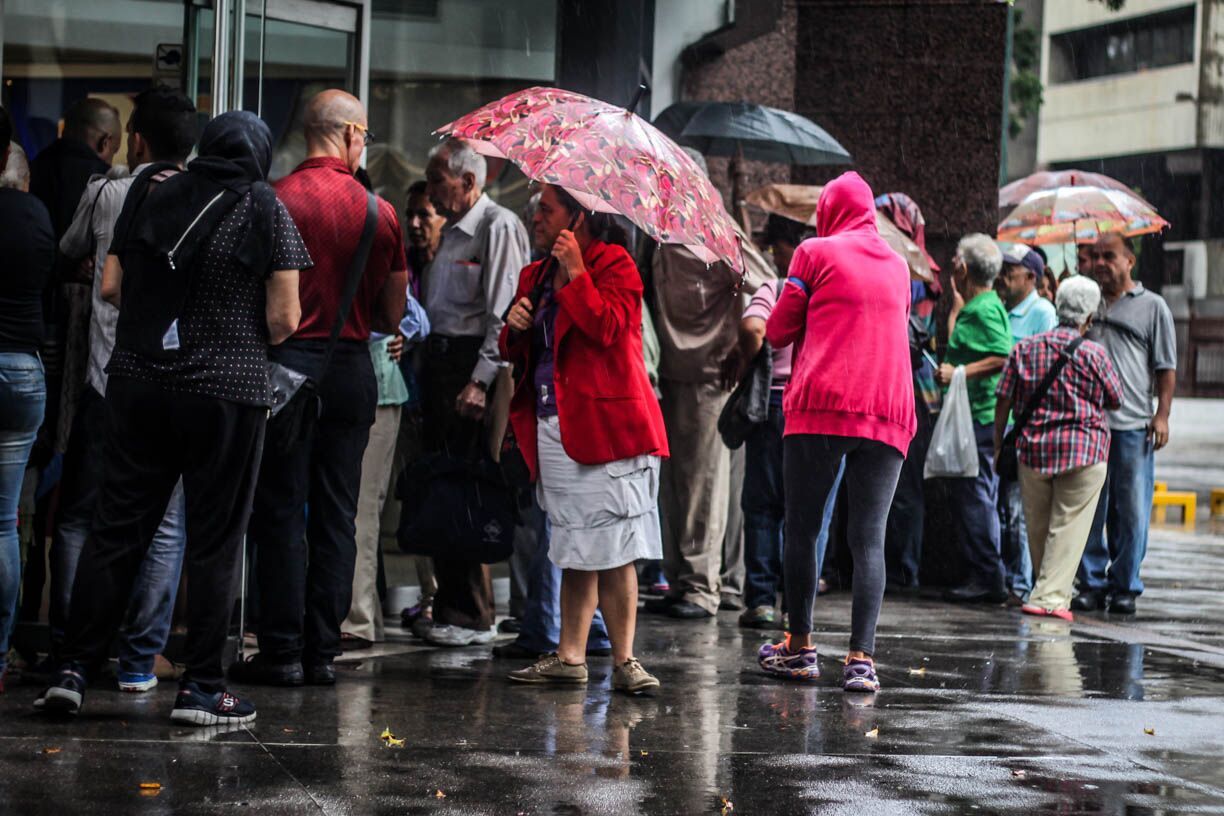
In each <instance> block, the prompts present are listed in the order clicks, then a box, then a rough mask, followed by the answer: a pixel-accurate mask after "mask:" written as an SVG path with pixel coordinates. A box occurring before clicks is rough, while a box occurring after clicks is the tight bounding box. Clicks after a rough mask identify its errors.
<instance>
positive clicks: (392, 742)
mask: <svg viewBox="0 0 1224 816" xmlns="http://www.w3.org/2000/svg"><path fill="white" fill-rule="evenodd" d="M386 743H387V747H388V748H403V747H404V741H403V740H402V739H396V738H395V737H388V738H387V740H386Z"/></svg>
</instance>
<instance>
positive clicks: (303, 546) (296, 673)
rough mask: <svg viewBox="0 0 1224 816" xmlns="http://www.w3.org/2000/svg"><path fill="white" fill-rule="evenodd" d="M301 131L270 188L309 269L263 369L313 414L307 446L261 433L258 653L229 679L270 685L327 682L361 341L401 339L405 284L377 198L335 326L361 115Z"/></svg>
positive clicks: (348, 557)
mask: <svg viewBox="0 0 1224 816" xmlns="http://www.w3.org/2000/svg"><path fill="white" fill-rule="evenodd" d="M304 126H305V131H306V133H305V135H306V159H305V161H303V162H302V163H301V164H299V165H298V166H297V168H296V169H295V170H294V171H293V172H292V173H290V174H289V175H288V176H286V177H285V178H283V179H281V180H280V181H278V182H277V183H276V185H275V186H276V193H277V195H278V196H279V197H280V199H281V200H282V201H283V202H284V203H285V206H286V207H287V208H288V210H289V212H290V214H291V215H292V216H293V220H294V222H295V223H296V224H297V225H298V230H299V231H300V232H301V234H302V240H303V242H304V243H305V245H306V248H307V249H308V250H309V252H310V256H311V258H312V259H313V260H314V263H315V265H314V267H313V268H312V269H311V270H310V271H309V272H307V273H305V274H304V275H303V276H302V278H301V279H300V283H299V290H298V294H299V297H300V299H301V303H302V320H301V324H300V325H299V326H298V330H297V331H296V332H295V333H294V334H293V336H292V337H291V338H289V340H287V341H285V343H284V344H283V345H282V346H280V347H278V348H277V349H275V350H274V352H273V354H272V357H273V360H274V361H275V362H276V363H279V364H280V365H281V366H284V367H285V368H288V369H291V370H292V371H294V372H298V373H299V374H304V375H306V376H307V377H309V379H310V381H311V382H312V383H313V384H314V388H315V394H317V400H318V403H317V406H318V407H317V408H316V407H315V406H314V403H313V399H311V405H312V407H311V409H310V411H309V413H310V414H312V416H310V417H309V418H307V419H305V420H304V421H305V422H306V423H307V424H312V425H313V430H312V431H311V432H309V433H301V428H300V427H299V426H297V425H295V421H296V420H295V417H297V418H302V417H303V414H302V412H299V411H296V409H295V408H294V406H291V405H287V406H286V407H285V408H284V409H283V410H282V411H281V412H280V413H279V414H278V415H277V416H274V417H273V418H272V419H271V420H270V421H269V424H268V440H267V442H266V444H265V446H264V454H263V462H262V467H261V469H260V474H259V485H258V487H257V488H256V491H255V504H254V510H253V512H252V515H251V524H250V527H249V529H248V534H247V538H248V542H249V544H250V546H251V547H252V549H253V551H254V560H255V577H256V580H257V582H258V585H259V598H260V609H259V625H258V632H259V654H258V655H256V656H255V657H253V658H251V659H250V660H247V661H246V662H243V663H238V664H235V665H234V666H233V667H232V668H231V670H230V675H231V677H232V678H233V679H235V680H237V681H239V682H247V683H261V684H265V685H275V686H300V685H302V684H303V683H309V684H311V685H324V686H330V685H332V684H334V683H335V677H336V675H335V670H334V669H333V667H332V660H333V659H334V658H335V657H336V656H337V655H339V654H340V624H341V622H342V621H343V620H344V618H345V616H346V615H347V614H348V611H349V605H350V602H351V600H352V588H353V571H354V566H355V562H356V557H357V543H356V516H357V498H358V487H359V485H360V483H361V461H362V456H363V454H364V453H365V449H366V445H367V444H368V442H369V437H370V427H371V426H372V425H373V423H374V414H375V408H376V407H377V404H378V384H377V381H376V379H375V375H374V367H373V362H372V360H371V358H370V352H369V347H368V342H369V339H370V332H371V330H373V331H378V332H382V333H384V334H393V333H395V331H396V330H397V328H398V327H399V322H400V318H401V317H403V314H404V302H405V294H406V288H407V280H408V277H407V269H406V260H405V256H404V242H403V236H402V233H401V232H400V225H399V219H398V218H397V216H396V213H395V208H394V207H393V206H392V205H390V204H389V203H387V202H386V201H384V200H382V199H378V200H377V220H376V224H375V228H374V233H373V240H372V243H371V245H370V248H369V255H368V258H367V260H366V263H365V265H364V270H363V271H362V272H361V276H360V279H359V282H358V284H357V288H356V294H355V296H354V297H353V299H352V304H351V307H350V308H349V309H348V310H347V313H346V314H342V313H341V312H342V310H343V309H344V302H343V301H344V298H343V293H344V290H345V285H346V282H347V280H348V279H349V276H350V272H351V270H352V268H353V265H354V259H355V258H356V257H357V254H358V251H359V245H360V244H361V241H362V235H363V232H364V229H365V221H366V211H367V193H366V189H365V188H364V187H363V186H362V185H361V182H359V181H358V180H357V179H356V178H355V177H354V173H355V172H356V171H357V169H358V168H359V167H360V166H361V155H362V152H363V151H364V150H365V146H366V145H367V144H368V143H369V141H370V139H371V137H372V134H371V133H370V129H369V125H368V124H367V119H366V111H365V108H364V106H363V105H362V104H361V102H360V101H359V100H358V99H357V98H356V97H354V96H352V95H350V94H347V93H345V92H344V91H340V90H327V91H323V92H322V93H319V94H317V95H316V96H315V97H313V98H312V99H311V100H310V101H309V102H308V103H307V106H306V112H305V115H304ZM338 323H340V324H341V325H342V328H341V330H340V333H339V336H338V339H337V340H336V341H334V345H333V343H332V341H331V338H332V336H333V334H332V333H333V329H334V327H335V326H336V325H337V324H338ZM329 347H331V355H330V358H329V357H328V351H329ZM307 396H308V395H301V396H300V397H299V396H295V397H294V399H300V398H302V397H307ZM316 411H317V414H316V413H315V412H316ZM307 507H309V512H307V510H306V508H307Z"/></svg>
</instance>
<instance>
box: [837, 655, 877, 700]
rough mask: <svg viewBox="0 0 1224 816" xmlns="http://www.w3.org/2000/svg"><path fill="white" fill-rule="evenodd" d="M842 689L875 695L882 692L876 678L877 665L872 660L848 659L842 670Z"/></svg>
mask: <svg viewBox="0 0 1224 816" xmlns="http://www.w3.org/2000/svg"><path fill="white" fill-rule="evenodd" d="M842 689H844V690H845V691H858V692H865V693H867V694H874V693H875V692H877V691H879V690H880V680H879V678H878V677H876V673H875V663H874V662H873V661H871V660H859V659H858V658H854V659H851V658H849V657H847V658H846V665H845V667H844V668H843V669H842Z"/></svg>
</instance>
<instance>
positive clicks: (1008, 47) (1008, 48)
mask: <svg viewBox="0 0 1224 816" xmlns="http://www.w3.org/2000/svg"><path fill="white" fill-rule="evenodd" d="M1015 25H1016V9H1015V7H1014V6H1013V5H1012V4H1011V3H1010V2H1009V3H1008V4H1007V37H1006V42H1005V43H1004V46H1003V132H1002V133H1001V134H1000V139H999V186H1000V187H1002V186H1003V185H1004V184H1006V183H1007V139H1008V135H1007V132H1008V131H1009V130H1010V129H1011V72H1012V38H1013V35H1014V31H1015Z"/></svg>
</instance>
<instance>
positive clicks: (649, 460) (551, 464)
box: [536, 417, 663, 572]
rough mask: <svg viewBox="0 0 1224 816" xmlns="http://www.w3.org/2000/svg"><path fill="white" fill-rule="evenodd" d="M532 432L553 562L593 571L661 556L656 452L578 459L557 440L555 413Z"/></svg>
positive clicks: (538, 488) (539, 495)
mask: <svg viewBox="0 0 1224 816" xmlns="http://www.w3.org/2000/svg"><path fill="white" fill-rule="evenodd" d="M536 438H537V448H536V449H537V452H538V457H539V467H540V480H539V482H538V483H537V485H536V497H537V499H538V500H539V502H540V507H542V508H543V509H544V512H545V513H547V514H548V521H549V523H550V525H551V527H552V535H551V537H550V538H549V542H548V557H549V558H550V559H552V562H553V563H554V564H556V565H557V566H558V567H561V569H575V570H584V571H588V572H594V571H597V570H607V569H615V568H616V567H621V566H624V565H625V564H631V563H633V562H634V561H637V560H638V559H640V558H648V559H655V558H662V557H663V539H662V531H661V530H660V527H659V464H660V460H659V457H657V456H649V455H643V456H635V457H632V458H630V459H620V460H618V461H615V462H609V463H607V464H604V465H580V464H578V463H577V462H575V461H574V460H573V459H571V458H570V457H569V455H568V454H566V452H565V449H564V448H563V447H562V446H561V424H560V422H559V420H558V419H557V417H548V418H546V419H541V420H539V424H538V432H537V436H536Z"/></svg>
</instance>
